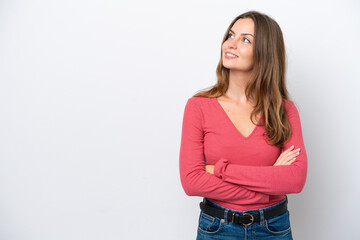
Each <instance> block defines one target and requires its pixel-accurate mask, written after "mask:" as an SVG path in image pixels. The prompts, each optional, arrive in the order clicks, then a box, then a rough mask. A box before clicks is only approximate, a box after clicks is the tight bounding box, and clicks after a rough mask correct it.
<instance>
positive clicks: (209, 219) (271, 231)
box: [196, 197, 293, 240]
mask: <svg viewBox="0 0 360 240" xmlns="http://www.w3.org/2000/svg"><path fill="white" fill-rule="evenodd" d="M286 200H287V197H286V198H285V199H284V200H282V201H281V202H279V203H276V204H274V205H271V206H269V207H266V208H260V209H256V210H248V211H236V210H232V209H229V208H225V207H222V206H220V205H219V204H217V203H215V202H213V201H210V200H209V202H210V203H211V204H212V205H214V206H216V207H218V208H221V209H224V210H225V213H224V215H227V213H228V211H229V210H231V211H233V212H238V213H241V214H244V213H246V212H247V213H255V212H259V213H260V219H261V220H260V222H259V223H253V224H251V225H249V226H244V225H242V224H237V223H232V222H228V221H227V219H226V218H223V219H221V218H218V217H213V216H211V215H208V214H206V213H205V212H203V211H200V216H199V226H198V231H197V238H196V240H208V239H209V240H210V239H211V240H240V239H246V240H250V239H269V240H270V239H289V240H292V239H293V238H292V234H291V227H290V219H289V211H286V212H285V213H283V214H281V215H280V216H277V217H274V218H271V219H268V220H265V219H264V211H265V210H267V209H271V208H273V207H276V206H278V205H279V204H281V203H283V202H285V201H286Z"/></svg>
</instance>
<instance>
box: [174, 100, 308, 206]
mask: <svg viewBox="0 0 360 240" xmlns="http://www.w3.org/2000/svg"><path fill="white" fill-rule="evenodd" d="M283 102H284V105H285V110H286V113H287V116H288V119H289V122H290V126H291V131H292V134H291V137H290V138H289V139H288V140H287V141H286V142H285V144H284V146H283V147H282V148H279V147H276V146H274V145H270V144H268V143H267V142H266V138H265V136H266V131H265V128H264V126H262V123H263V119H264V117H263V116H261V118H260V120H259V122H258V123H257V125H256V126H255V128H254V129H253V131H252V132H251V133H250V135H249V136H247V137H245V136H243V135H242V134H241V133H240V132H239V131H238V130H237V128H236V127H235V125H234V124H233V122H232V121H231V120H230V118H229V117H228V115H227V114H226V112H225V111H224V109H223V108H222V106H221V105H220V103H219V102H218V100H217V99H216V98H206V97H192V98H189V99H188V101H187V103H186V106H185V110H184V115H183V124H182V134H181V146H180V158H179V170H180V180H181V184H182V187H183V189H184V191H185V193H186V194H187V195H189V196H200V197H206V198H208V199H210V200H212V201H214V202H216V203H218V204H220V205H222V206H223V207H226V208H230V209H234V210H238V211H245V210H252V209H258V208H264V207H268V206H270V205H273V204H275V203H278V202H280V201H281V200H283V199H284V198H285V195H286V194H290V193H299V192H301V191H302V189H303V187H304V185H305V181H306V175H307V155H306V150H305V146H304V142H303V137H302V129H301V123H300V116H299V112H298V110H297V108H296V106H295V104H294V102H292V101H291V100H287V99H283ZM292 145H294V147H295V148H300V154H299V155H298V156H297V157H296V160H295V161H294V162H293V163H292V164H290V165H280V166H273V165H274V163H275V162H276V160H277V158H278V157H279V156H280V154H281V153H282V152H283V151H285V150H287V149H288V148H289V147H290V146H292ZM205 165H215V168H214V174H210V173H208V172H206V171H205Z"/></svg>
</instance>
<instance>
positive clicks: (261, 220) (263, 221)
mask: <svg viewBox="0 0 360 240" xmlns="http://www.w3.org/2000/svg"><path fill="white" fill-rule="evenodd" d="M259 212H260V225H265V219H264V211H263V209H259Z"/></svg>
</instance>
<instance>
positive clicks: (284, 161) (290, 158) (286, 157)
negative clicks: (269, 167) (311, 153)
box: [274, 145, 300, 166]
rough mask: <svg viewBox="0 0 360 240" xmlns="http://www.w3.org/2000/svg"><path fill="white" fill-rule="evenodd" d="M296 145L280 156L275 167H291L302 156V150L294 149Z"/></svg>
mask: <svg viewBox="0 0 360 240" xmlns="http://www.w3.org/2000/svg"><path fill="white" fill-rule="evenodd" d="M293 148H294V145H292V146H291V147H289V148H288V149H287V150H285V151H284V152H283V153H281V154H280V156H279V158H278V159H277V160H276V162H275V164H274V166H279V165H290V164H292V163H293V162H294V161H295V160H296V156H298V155H299V154H300V148H297V149H294V150H293Z"/></svg>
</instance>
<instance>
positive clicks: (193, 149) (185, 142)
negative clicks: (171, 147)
mask: <svg viewBox="0 0 360 240" xmlns="http://www.w3.org/2000/svg"><path fill="white" fill-rule="evenodd" d="M203 132H204V131H203V114H202V111H201V109H200V108H199V106H198V105H197V102H196V101H195V99H194V97H193V98H190V99H189V100H188V102H187V104H186V106H185V111H184V117H183V124H182V135H181V146H180V157H179V160H180V161H179V170H180V180H181V184H182V187H183V189H184V191H185V193H186V194H187V195H188V196H201V197H207V198H212V199H217V200H221V201H233V200H241V202H242V203H243V204H251V203H253V202H254V201H256V202H258V203H268V202H269V195H268V194H263V193H259V192H256V191H252V190H248V189H246V188H244V187H242V186H238V185H236V184H232V183H228V182H224V181H223V180H221V179H220V178H218V177H216V176H215V175H213V174H210V173H208V172H206V170H205V161H204V150H203V149H204V133H203Z"/></svg>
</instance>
